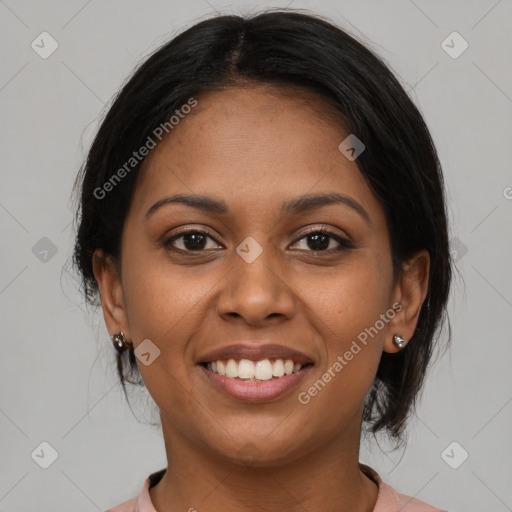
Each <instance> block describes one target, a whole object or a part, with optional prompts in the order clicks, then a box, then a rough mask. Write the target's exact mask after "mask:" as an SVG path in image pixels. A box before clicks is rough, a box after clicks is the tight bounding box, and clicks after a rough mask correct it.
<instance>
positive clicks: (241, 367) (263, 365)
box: [207, 359, 303, 381]
mask: <svg viewBox="0 0 512 512" xmlns="http://www.w3.org/2000/svg"><path fill="white" fill-rule="evenodd" d="M302 367H303V365H302V364H300V363H294V362H293V361H292V360H291V359H286V360H285V361H283V360H282V359H275V360H274V361H273V362H272V361H270V360H269V359H262V360H260V361H257V362H254V361H251V360H250V359H240V361H237V360H235V359H228V360H227V361H221V360H218V361H212V362H211V363H208V364H207V368H208V369H209V370H211V371H212V372H214V373H218V374H219V375H225V376H226V377H231V378H239V379H245V380H251V381H254V380H261V381H265V380H271V379H272V378H279V377H283V376H284V375H291V374H292V373H297V372H298V371H299V370H300V369H301V368H302Z"/></svg>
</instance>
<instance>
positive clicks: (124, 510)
mask: <svg viewBox="0 0 512 512" xmlns="http://www.w3.org/2000/svg"><path fill="white" fill-rule="evenodd" d="M136 510H137V497H135V498H132V499H130V500H128V501H125V502H124V503H121V504H120V505H117V506H116V507H112V508H109V509H108V510H105V512H136Z"/></svg>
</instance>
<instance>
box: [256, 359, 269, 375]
mask: <svg viewBox="0 0 512 512" xmlns="http://www.w3.org/2000/svg"><path fill="white" fill-rule="evenodd" d="M254 378H256V379H258V380H270V379H271V378H272V363H271V362H270V361H269V360H268V359H263V361H258V362H257V363H256V364H255V367H254Z"/></svg>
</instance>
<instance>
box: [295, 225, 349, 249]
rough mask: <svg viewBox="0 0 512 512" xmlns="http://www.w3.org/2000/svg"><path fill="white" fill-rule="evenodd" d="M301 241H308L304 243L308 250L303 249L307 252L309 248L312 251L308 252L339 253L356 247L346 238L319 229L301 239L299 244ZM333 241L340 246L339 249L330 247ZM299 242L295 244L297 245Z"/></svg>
mask: <svg viewBox="0 0 512 512" xmlns="http://www.w3.org/2000/svg"><path fill="white" fill-rule="evenodd" d="M301 240H306V242H305V243H304V245H305V246H306V248H305V249H304V247H303V249H304V250H306V251H307V249H308V248H309V249H311V251H308V252H338V251H343V250H345V249H350V248H353V247H354V245H353V244H352V242H350V241H349V240H347V239H346V238H343V237H342V236H340V235H338V234H336V233H333V232H331V231H328V230H326V229H319V228H316V229H313V230H311V231H309V232H308V233H306V234H305V235H303V236H302V237H301V238H299V239H298V240H297V242H300V241H301ZM333 240H334V241H335V242H336V243H337V244H338V247H334V248H332V247H330V246H331V242H332V241H333ZM297 242H295V244H297Z"/></svg>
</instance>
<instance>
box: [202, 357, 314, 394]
mask: <svg viewBox="0 0 512 512" xmlns="http://www.w3.org/2000/svg"><path fill="white" fill-rule="evenodd" d="M199 367H200V368H201V370H202V371H203V373H204V375H205V376H206V378H207V379H208V381H209V382H210V383H212V384H213V385H214V386H217V387H218V388H219V389H221V390H222V391H224V392H225V393H226V394H228V395H229V396H231V397H233V398H235V399H237V400H243V401H246V402H264V401H268V400H274V399H275V398H278V397H280V396H282V395H284V394H285V393H288V392H289V391H291V390H292V389H294V388H296V387H297V386H298V385H299V382H300V381H301V380H302V379H303V378H304V376H305V375H306V374H307V373H308V371H309V370H310V369H311V368H312V366H306V367H304V368H303V369H301V370H299V371H298V372H297V373H292V374H290V375H283V376H282V377H279V378H277V379H274V380H267V381H260V382H248V381H243V380H240V379H234V378H231V377H226V376H225V375H220V374H218V373H215V372H212V371H211V370H208V369H207V368H205V367H204V366H201V365H199Z"/></svg>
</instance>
